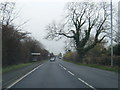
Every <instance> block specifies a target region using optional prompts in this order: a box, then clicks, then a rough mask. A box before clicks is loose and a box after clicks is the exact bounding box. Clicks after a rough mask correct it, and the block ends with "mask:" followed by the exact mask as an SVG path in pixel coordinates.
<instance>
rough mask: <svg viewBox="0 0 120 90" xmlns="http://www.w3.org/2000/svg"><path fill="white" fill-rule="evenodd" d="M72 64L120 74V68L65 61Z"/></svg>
mask: <svg viewBox="0 0 120 90" xmlns="http://www.w3.org/2000/svg"><path fill="white" fill-rule="evenodd" d="M64 61H67V62H70V63H74V64H77V65H82V66H88V67H93V68H98V69H102V70H107V71H112V72H116V73H120V67H117V66H116V67H111V66H104V65H97V64H82V63H79V62H75V61H70V60H64Z"/></svg>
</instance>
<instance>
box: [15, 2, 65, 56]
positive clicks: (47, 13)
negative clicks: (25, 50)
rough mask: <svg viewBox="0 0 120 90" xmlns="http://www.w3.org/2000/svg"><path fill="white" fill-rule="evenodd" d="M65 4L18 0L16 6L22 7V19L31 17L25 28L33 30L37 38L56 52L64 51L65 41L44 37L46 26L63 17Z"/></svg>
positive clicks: (47, 47)
mask: <svg viewBox="0 0 120 90" xmlns="http://www.w3.org/2000/svg"><path fill="white" fill-rule="evenodd" d="M64 6H65V2H16V8H18V9H21V13H20V17H21V20H22V21H24V20H27V19H29V22H28V23H27V24H26V25H25V26H24V30H26V31H29V32H31V35H32V36H33V37H34V38H35V39H37V40H39V41H40V42H41V43H42V44H43V45H44V46H45V48H46V49H48V50H49V51H50V52H53V53H55V54H58V53H60V52H62V53H63V52H64V42H63V41H50V40H46V39H44V37H45V35H46V34H47V31H46V30H45V27H46V25H48V24H49V23H51V22H52V21H53V20H56V21H58V20H60V19H61V17H62V14H63V11H64Z"/></svg>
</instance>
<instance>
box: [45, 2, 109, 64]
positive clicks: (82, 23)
mask: <svg viewBox="0 0 120 90" xmlns="http://www.w3.org/2000/svg"><path fill="white" fill-rule="evenodd" d="M108 9H109V5H108V4H107V3H104V2H101V3H91V2H83V3H80V2H72V3H68V4H67V10H66V12H65V14H67V15H66V17H65V20H64V21H62V22H61V23H59V24H57V23H56V22H53V23H52V24H49V25H48V26H47V27H46V30H48V35H47V36H46V38H47V39H60V38H62V36H65V37H66V38H68V39H72V40H73V41H74V43H75V48H76V50H77V52H78V54H79V57H80V59H81V60H82V58H83V57H84V55H85V53H86V52H88V51H89V50H90V49H92V48H93V47H95V46H96V45H97V43H101V42H102V41H103V40H104V38H105V37H106V35H105V34H104V32H105V31H106V30H108V28H109V25H108V24H107V22H108V16H109V14H108ZM91 35H92V36H94V38H93V39H94V40H93V42H92V43H91V44H89V45H88V44H87V43H88V41H89V38H90V37H91ZM81 62H82V61H81Z"/></svg>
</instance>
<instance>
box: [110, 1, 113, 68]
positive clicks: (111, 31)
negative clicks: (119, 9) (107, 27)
mask: <svg viewBox="0 0 120 90" xmlns="http://www.w3.org/2000/svg"><path fill="white" fill-rule="evenodd" d="M110 6H111V7H110V8H111V37H110V38H111V66H113V34H112V29H113V27H112V0H111V1H110Z"/></svg>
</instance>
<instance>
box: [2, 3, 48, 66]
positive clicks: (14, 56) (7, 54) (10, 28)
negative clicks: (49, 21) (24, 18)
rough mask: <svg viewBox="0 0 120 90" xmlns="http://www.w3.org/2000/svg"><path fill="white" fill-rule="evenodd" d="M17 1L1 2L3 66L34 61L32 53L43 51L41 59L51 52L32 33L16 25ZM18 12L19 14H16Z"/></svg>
mask: <svg viewBox="0 0 120 90" xmlns="http://www.w3.org/2000/svg"><path fill="white" fill-rule="evenodd" d="M14 8H15V3H12V2H4V3H0V21H1V22H0V28H1V29H2V63H3V67H5V66H8V65H13V64H19V63H27V62H31V61H32V55H31V53H34V52H38V53H41V54H40V56H39V60H42V59H46V58H47V57H48V54H49V52H48V51H47V50H46V49H45V48H44V47H43V45H42V44H41V43H40V42H39V41H37V40H35V39H34V38H32V37H31V36H30V33H28V32H25V31H23V30H21V29H20V26H21V25H23V24H24V23H25V22H24V23H22V24H20V25H19V26H15V23H14V20H15V19H16V18H17V17H18V13H17V12H14ZM16 13H17V14H16Z"/></svg>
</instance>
